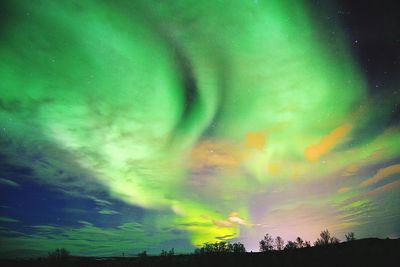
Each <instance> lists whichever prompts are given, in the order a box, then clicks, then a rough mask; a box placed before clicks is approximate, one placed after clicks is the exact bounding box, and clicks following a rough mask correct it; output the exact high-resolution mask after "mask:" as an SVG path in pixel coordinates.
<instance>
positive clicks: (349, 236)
mask: <svg viewBox="0 0 400 267" xmlns="http://www.w3.org/2000/svg"><path fill="white" fill-rule="evenodd" d="M345 237H346V241H347V242H349V241H354V240H356V237H355V236H354V233H353V232H348V233H347V234H345Z"/></svg>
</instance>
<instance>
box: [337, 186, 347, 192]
mask: <svg viewBox="0 0 400 267" xmlns="http://www.w3.org/2000/svg"><path fill="white" fill-rule="evenodd" d="M349 190H350V188H349V187H341V188H339V190H338V193H346V192H348V191H349Z"/></svg>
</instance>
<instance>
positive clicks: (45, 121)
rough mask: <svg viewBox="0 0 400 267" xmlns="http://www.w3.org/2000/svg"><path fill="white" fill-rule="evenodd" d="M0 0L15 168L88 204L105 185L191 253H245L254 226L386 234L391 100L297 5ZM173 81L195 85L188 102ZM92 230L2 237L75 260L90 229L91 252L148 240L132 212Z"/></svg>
mask: <svg viewBox="0 0 400 267" xmlns="http://www.w3.org/2000/svg"><path fill="white" fill-rule="evenodd" d="M8 8H9V9H10V12H12V15H13V16H10V17H9V18H8V19H7V20H6V23H5V24H4V26H2V27H1V43H0V59H1V60H0V77H1V83H0V107H1V109H0V122H1V128H2V133H1V139H0V141H1V143H0V145H1V146H0V149H1V150H2V153H4V154H7V155H13V154H15V152H14V151H17V150H18V149H24V153H22V156H21V155H19V157H18V158H15V159H13V160H14V161H15V162H17V163H18V164H19V165H21V166H22V165H23V166H29V167H30V168H31V169H33V170H34V172H35V173H36V174H37V177H39V178H38V179H39V180H38V181H37V182H39V183H41V184H45V185H47V186H51V187H54V188H58V189H59V190H62V192H64V194H73V193H74V192H83V193H82V194H83V195H87V196H88V197H90V196H91V195H93V194H95V192H96V190H100V189H99V188H105V189H106V190H107V192H108V193H109V194H110V196H111V197H112V198H115V199H118V200H122V201H124V202H125V203H128V204H130V205H133V206H139V207H141V208H144V209H146V210H151V211H153V212H155V213H158V212H159V213H160V214H162V216H153V215H152V216H150V215H149V216H147V217H146V218H145V219H144V220H143V221H142V222H141V223H142V224H146V223H147V224H148V225H152V227H159V228H160V227H166V226H169V227H173V228H174V229H176V230H179V231H180V234H179V235H180V236H181V237H182V238H188V239H189V240H190V242H191V243H192V244H193V245H195V246H198V245H201V244H202V243H204V242H212V241H218V240H231V239H235V240H240V241H242V242H244V243H245V244H246V245H247V247H249V248H251V246H256V245H257V240H258V239H259V238H260V237H261V236H262V235H263V233H265V232H269V233H273V234H275V235H278V234H280V235H282V236H284V237H285V238H295V237H296V236H297V235H301V236H304V237H305V238H306V239H313V238H316V237H317V235H318V233H319V231H320V230H322V229H324V228H329V229H330V230H331V231H332V232H334V233H337V234H338V235H341V234H343V233H345V232H347V231H355V232H356V234H358V235H359V236H370V235H377V236H398V235H399V234H400V229H399V224H398V223H399V219H400V217H399V216H400V212H399V211H400V210H399V205H398V204H399V203H398V199H399V193H400V189H399V188H400V183H399V180H396V179H394V178H398V177H399V173H400V165H399V160H398V159H399V156H400V131H399V128H398V127H396V126H392V127H386V124H385V123H384V121H385V119H386V118H387V114H388V113H389V112H390V106H391V105H392V104H393V103H396V102H397V103H398V102H399V99H387V101H386V102H385V103H386V104H385V107H382V106H379V107H377V104H376V103H375V102H374V99H371V98H370V97H369V96H368V93H367V84H366V82H365V81H364V80H365V79H364V77H363V75H362V74H361V73H360V71H359V70H358V68H357V64H356V62H355V61H354V60H353V58H352V55H351V54H350V52H349V49H348V47H347V44H346V41H347V40H346V37H345V35H341V34H340V29H338V28H335V27H337V26H332V25H330V30H334V31H336V32H337V38H336V39H335V40H334V42H332V41H329V42H328V41H327V38H326V36H325V33H324V32H325V31H324V30H323V29H321V27H320V25H318V23H317V22H316V20H315V18H313V16H312V12H311V11H310V8H309V7H308V5H307V4H305V3H304V2H302V1H281V0H272V1H243V0H234V1H191V0H178V1H173V2H169V1H13V2H12V3H11V4H9V7H8ZM182 62H183V63H182ZM185 72H187V73H189V74H184V73H185ZM185 75H192V76H193V80H194V83H195V86H194V85H191V86H192V87H195V90H196V92H195V93H194V95H192V96H191V95H189V98H190V97H191V99H190V101H189V102H190V103H188V92H187V88H186V87H187V84H185V79H187V77H185ZM191 89H193V88H191ZM371 127H373V129H372V130H371ZM39 155H40V156H43V155H45V157H46V158H48V160H47V163H46V164H43V163H41V162H39V161H38V158H39ZM59 169H63V170H65V172H66V173H64V174H59V173H58V170H59ZM69 177H75V179H70V178H69ZM0 178H2V179H3V180H4V181H9V182H12V177H0ZM4 181H3V184H4V183H6V182H4ZM9 186H11V185H9ZM396 199H397V201H396ZM99 201H100V200H99ZM381 206H384V207H385V209H380V208H379V207H381ZM103 213H104V214H106V215H104V216H112V213H113V211H107V210H105V211H103ZM122 216H123V214H122ZM3 220H7V219H4V218H3ZM8 220H12V218H8ZM92 223H93V224H95V222H91V223H89V222H82V226H81V227H75V228H71V227H64V228H63V227H62V226H60V228H61V230H60V229H59V231H62V234H60V235H57V234H55V233H56V231H52V229H53V230H54V228H52V227H54V226H45V225H36V226H32V227H36V228H35V229H36V232H35V235H32V236H31V237H29V238H27V237H13V236H11V237H4V238H3V240H6V241H7V243H8V244H9V246H11V247H13V246H14V247H17V248H21V249H22V248H24V247H32V246H35V245H34V244H40V245H41V246H43V249H44V250H50V249H51V248H52V246H53V247H54V246H56V244H57V243H56V241H57V240H58V241H59V242H61V244H63V245H64V246H67V247H68V248H69V249H70V250H71V251H72V252H73V253H76V254H82V247H81V246H83V245H86V246H92V247H93V248H96V246H97V245H95V244H92V245H90V244H89V242H87V241H84V240H85V237H86V236H88V235H92V234H93V233H99V234H103V235H104V238H100V237H99V238H96V239H95V240H94V241H93V242H95V243H96V242H97V243H104V242H108V241H109V242H110V244H111V245H112V248H110V249H108V248H107V249H106V248H99V249H97V250H96V249H93V250H92V251H95V252H96V253H98V254H112V253H114V252H115V251H121V250H122V249H123V248H120V246H121V247H122V245H128V244H129V242H130V241H129V240H132V239H136V240H139V241H140V243H138V244H137V247H138V248H146V247H150V246H152V243H151V238H150V237H149V236H146V235H145V231H144V232H143V230H138V229H139V228H138V227H136V226H135V223H133V222H132V223H129V222H125V223H124V224H121V225H120V226H119V227H118V228H112V229H111V228H110V229H108V230H107V228H99V227H96V226H94V225H93V224H92ZM126 233H128V234H126ZM184 233H187V234H184ZM118 238H122V239H123V240H124V241H121V242H119V243H118V240H119V239H118ZM158 238H159V239H160V240H161V241H162V240H169V239H173V238H176V237H174V236H171V235H170V234H169V233H165V234H163V233H162V231H161V232H160V236H159V237H158ZM128 239H129V240H128ZM55 240H56V241H55ZM161 241H160V242H161ZM35 242H36V243H35ZM156 242H159V241H156ZM97 243H96V244H97ZM251 243H254V244H252V245H251ZM58 244H59V243H58ZM118 253H119V252H118Z"/></svg>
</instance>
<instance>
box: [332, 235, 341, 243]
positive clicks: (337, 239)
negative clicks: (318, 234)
mask: <svg viewBox="0 0 400 267" xmlns="http://www.w3.org/2000/svg"><path fill="white" fill-rule="evenodd" d="M330 243H331V244H338V243H340V239H339V238H337V237H335V236H332V237H331V240H330Z"/></svg>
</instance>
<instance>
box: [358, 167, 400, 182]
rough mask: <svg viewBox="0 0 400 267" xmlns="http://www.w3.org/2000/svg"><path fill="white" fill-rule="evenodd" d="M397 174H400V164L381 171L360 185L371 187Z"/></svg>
mask: <svg viewBox="0 0 400 267" xmlns="http://www.w3.org/2000/svg"><path fill="white" fill-rule="evenodd" d="M396 173H400V164H395V165H391V166H389V167H386V168H383V169H379V171H378V172H377V173H376V174H375V175H374V176H372V177H371V178H369V179H367V180H365V181H363V182H362V183H361V184H360V185H361V186H370V185H372V184H375V183H377V182H379V181H381V180H383V179H385V178H386V177H389V176H390V175H393V174H396Z"/></svg>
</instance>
